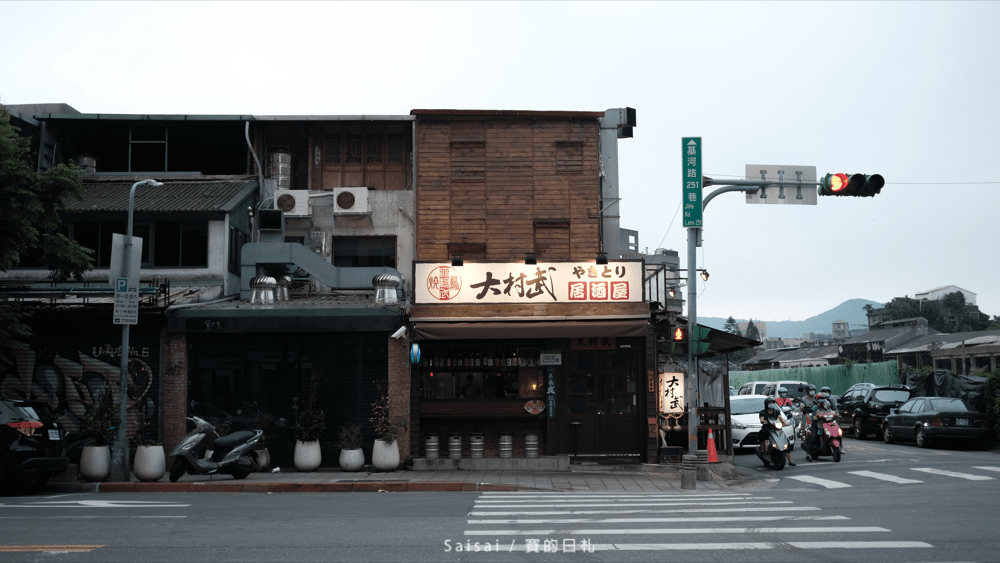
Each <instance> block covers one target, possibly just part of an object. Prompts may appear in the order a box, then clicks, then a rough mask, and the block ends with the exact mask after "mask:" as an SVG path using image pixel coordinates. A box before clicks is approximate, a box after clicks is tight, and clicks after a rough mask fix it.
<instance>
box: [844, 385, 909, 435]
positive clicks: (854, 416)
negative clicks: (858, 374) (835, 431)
mask: <svg viewBox="0 0 1000 563" xmlns="http://www.w3.org/2000/svg"><path fill="white" fill-rule="evenodd" d="M912 395H913V391H911V390H910V388H909V387H907V386H905V385H876V384H874V383H855V384H854V385H852V386H851V387H849V388H848V389H847V391H846V392H845V393H844V394H843V395H842V396H841V397H840V400H838V401H837V424H839V425H840V427H841V428H845V429H846V428H851V429H853V431H854V437H855V438H857V439H859V440H863V439H864V438H865V437H866V436H868V434H870V433H871V432H877V431H878V430H879V428H881V427H882V421H883V420H885V417H886V416H888V414H889V412H890V411H891V410H892V409H896V408H899V407H900V406H901V405H902V404H903V403H905V402H906V401H908V400H910V397H911V396H912Z"/></svg>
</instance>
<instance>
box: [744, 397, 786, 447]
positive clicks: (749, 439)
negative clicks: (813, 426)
mask: <svg viewBox="0 0 1000 563" xmlns="http://www.w3.org/2000/svg"><path fill="white" fill-rule="evenodd" d="M766 398H767V397H765V396H764V395H737V396H735V397H731V398H730V399H729V414H730V418H731V419H732V420H730V421H729V435H730V436H731V437H732V440H733V448H736V449H739V448H752V447H754V446H756V445H757V444H758V443H759V440H758V438H757V432H759V431H760V411H762V410H764V399H766ZM785 417H786V418H788V419H789V422H791V418H792V417H791V415H790V414H789V413H785ZM782 430H784V432H785V435H786V436H788V443H789V444H790V447H791V449H795V429H794V427H793V425H792V424H789V425H788V426H785V427H784V428H783V429H782Z"/></svg>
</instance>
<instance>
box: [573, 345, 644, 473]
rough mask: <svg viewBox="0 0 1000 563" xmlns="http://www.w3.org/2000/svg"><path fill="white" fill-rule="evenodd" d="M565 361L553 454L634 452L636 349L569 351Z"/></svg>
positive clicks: (636, 420) (637, 403)
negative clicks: (555, 444)
mask: <svg viewBox="0 0 1000 563" xmlns="http://www.w3.org/2000/svg"><path fill="white" fill-rule="evenodd" d="M567 359H568V361H567V362H566V365H564V366H563V370H562V377H561V378H560V379H561V381H562V383H561V385H560V386H559V387H558V388H557V407H556V413H557V416H556V421H555V424H554V426H555V428H554V429H555V432H556V440H557V446H556V450H557V453H560V454H572V453H574V450H575V451H577V452H578V453H580V454H581V455H586V454H634V453H637V452H638V451H639V433H638V424H639V412H638V405H639V396H638V385H639V380H638V375H639V369H638V367H639V366H638V354H637V353H636V351H635V350H633V349H621V350H614V351H573V352H569V354H568V356H567ZM559 389H561V390H562V392H559V391H558V390H559ZM560 395H561V397H560ZM574 423H578V424H574Z"/></svg>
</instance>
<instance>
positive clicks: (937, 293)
mask: <svg viewBox="0 0 1000 563" xmlns="http://www.w3.org/2000/svg"><path fill="white" fill-rule="evenodd" d="M956 291H960V292H962V295H964V296H965V303H966V304H968V305H975V304H976V294H975V293H973V292H971V291H969V290H968V289H962V288H961V287H958V286H957V285H945V286H941V287H935V288H934V289H928V290H927V291H921V292H920V293H917V294H916V295H914V296H913V298H914V299H917V300H918V301H919V300H921V299H926V300H928V301H937V300H938V299H941V298H942V297H944V296H945V295H948V294H949V293H955V292H956Z"/></svg>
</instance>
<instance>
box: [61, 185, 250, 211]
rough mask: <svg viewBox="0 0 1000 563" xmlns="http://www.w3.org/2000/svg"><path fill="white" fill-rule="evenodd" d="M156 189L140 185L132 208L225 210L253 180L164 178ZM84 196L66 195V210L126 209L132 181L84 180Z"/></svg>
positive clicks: (241, 195)
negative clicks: (67, 196) (161, 184)
mask: <svg viewBox="0 0 1000 563" xmlns="http://www.w3.org/2000/svg"><path fill="white" fill-rule="evenodd" d="M163 184H164V185H163V186H161V187H159V188H151V187H148V186H140V187H139V188H138V189H137V190H136V193H135V211H146V212H149V211H155V212H177V211H180V212H216V211H218V212H225V211H232V208H233V207H234V206H235V205H236V204H238V203H239V202H240V201H241V200H243V198H245V197H246V195H248V194H249V193H250V192H252V191H253V190H256V189H257V182H256V181H254V180H208V181H182V182H170V181H166V182H164V183H163ZM83 186H84V188H85V189H86V191H87V195H85V196H84V198H83V199H82V200H77V199H75V198H72V197H71V198H66V199H65V200H63V203H64V204H65V205H66V209H67V210H69V211H74V212H83V211H117V212H128V198H129V192H130V191H131V190H132V183H97V182H84V184H83Z"/></svg>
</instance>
